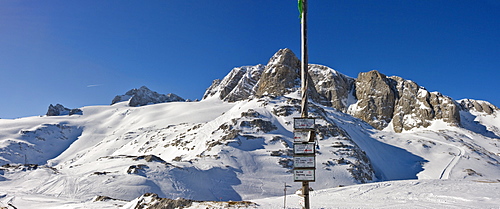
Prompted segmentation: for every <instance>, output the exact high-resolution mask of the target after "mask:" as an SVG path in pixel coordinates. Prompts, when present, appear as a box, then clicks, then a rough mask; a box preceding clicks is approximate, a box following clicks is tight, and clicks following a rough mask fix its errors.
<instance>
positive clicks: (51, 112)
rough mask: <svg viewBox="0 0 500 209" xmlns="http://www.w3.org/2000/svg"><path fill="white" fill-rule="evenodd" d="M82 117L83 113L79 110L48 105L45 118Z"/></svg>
mask: <svg viewBox="0 0 500 209" xmlns="http://www.w3.org/2000/svg"><path fill="white" fill-rule="evenodd" d="M74 114H77V115H82V114H83V111H82V110H81V109H78V108H75V109H69V108H66V107H64V106H63V105H62V104H56V105H52V104H50V105H49V109H48V110H47V114H46V115H47V116H60V115H74Z"/></svg>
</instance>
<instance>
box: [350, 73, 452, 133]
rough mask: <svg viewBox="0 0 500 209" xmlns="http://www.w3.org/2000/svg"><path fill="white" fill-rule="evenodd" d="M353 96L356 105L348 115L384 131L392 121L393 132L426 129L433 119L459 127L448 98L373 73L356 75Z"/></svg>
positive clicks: (450, 100) (415, 84)
mask: <svg viewBox="0 0 500 209" xmlns="http://www.w3.org/2000/svg"><path fill="white" fill-rule="evenodd" d="M356 97H357V99H358V102H357V103H356V104H355V105H353V106H352V107H351V108H350V110H349V113H350V114H352V115H353V116H355V117H357V118H360V119H362V120H364V121H365V122H367V123H369V124H370V125H372V126H373V127H375V128H377V129H384V128H385V127H387V125H388V124H389V123H390V122H391V121H392V123H393V128H394V131H396V132H402V131H403V130H410V129H412V128H417V127H428V126H429V125H430V124H431V123H430V122H431V120H436V119H442V120H443V121H444V122H447V123H450V124H452V125H457V126H458V125H459V124H460V114H459V110H460V108H459V106H458V104H457V103H456V102H455V101H454V100H453V99H451V98H450V97H447V96H444V95H442V94H440V93H437V92H432V93H431V92H428V91H427V90H426V89H425V88H423V87H421V86H419V85H418V84H417V83H415V82H413V81H409V80H405V79H403V78H400V77H397V76H392V77H387V76H385V75H384V74H382V73H380V72H378V71H375V70H374V71H370V72H367V73H360V74H359V76H358V78H357V79H356Z"/></svg>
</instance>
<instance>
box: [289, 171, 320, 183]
mask: <svg viewBox="0 0 500 209" xmlns="http://www.w3.org/2000/svg"><path fill="white" fill-rule="evenodd" d="M314 176H315V175H314V169H303V170H293V179H294V181H314V180H315V179H314Z"/></svg>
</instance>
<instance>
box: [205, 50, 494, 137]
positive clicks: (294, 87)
mask: <svg viewBox="0 0 500 209" xmlns="http://www.w3.org/2000/svg"><path fill="white" fill-rule="evenodd" d="M308 73H309V76H308V79H309V83H310V84H313V85H310V86H309V90H308V94H309V98H310V100H311V101H312V102H316V103H318V104H322V105H326V106H330V107H333V108H336V109H338V110H340V111H342V112H344V113H348V114H351V115H353V116H355V117H357V118H360V119H362V120H364V121H365V122H367V123H368V124H370V125H372V126H373V127H374V128H376V129H379V130H382V129H384V128H387V127H391V128H392V129H393V130H394V131H395V132H402V131H404V130H411V129H413V128H419V127H424V128H425V127H428V126H430V125H431V122H432V121H434V120H442V121H444V122H446V123H448V124H451V125H453V126H460V124H461V123H460V113H459V111H460V110H469V109H474V110H477V111H484V112H487V113H491V112H493V110H495V108H496V109H498V108H497V107H495V106H494V105H491V104H484V103H478V102H470V101H462V103H459V102H457V101H455V100H453V99H452V98H450V97H448V96H445V95H442V94H441V93H439V92H429V91H427V90H426V89H425V88H424V87H422V86H419V85H418V84H417V83H415V82H413V81H410V80H405V79H403V78H401V77H398V76H390V77H388V76H386V75H384V74H382V73H380V72H378V71H376V70H373V71H370V72H365V73H359V75H358V78H351V77H348V76H346V75H343V74H342V73H339V72H337V71H335V70H333V69H331V68H329V67H327V66H323V65H316V64H309V71H308ZM298 91H300V61H299V59H298V58H297V57H296V56H295V54H294V53H293V52H292V51H291V50H290V49H280V50H279V51H278V52H276V53H275V54H274V55H273V56H272V57H271V59H270V60H269V62H268V63H267V65H265V66H263V65H256V66H245V67H238V68H234V69H233V70H232V71H231V72H230V73H229V74H228V75H227V76H226V77H224V79H222V80H215V81H214V82H213V83H212V85H211V86H210V87H209V88H208V89H207V91H206V92H205V94H204V96H203V98H204V99H207V98H210V97H218V98H219V99H221V100H223V101H227V102H235V101H241V100H246V99H251V98H255V97H256V98H259V97H263V96H284V95H287V94H291V93H293V92H298Z"/></svg>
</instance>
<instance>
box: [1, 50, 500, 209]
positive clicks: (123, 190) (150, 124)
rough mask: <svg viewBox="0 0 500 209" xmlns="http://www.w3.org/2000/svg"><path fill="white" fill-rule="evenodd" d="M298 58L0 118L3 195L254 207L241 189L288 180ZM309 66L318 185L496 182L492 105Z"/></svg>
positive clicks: (499, 157)
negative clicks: (187, 88)
mask: <svg viewBox="0 0 500 209" xmlns="http://www.w3.org/2000/svg"><path fill="white" fill-rule="evenodd" d="M299 67H300V61H299V59H298V58H297V57H296V55H295V54H294V53H293V52H292V51H291V50H289V49H281V50H279V51H278V52H277V53H276V54H274V56H272V57H271V59H270V60H269V62H268V63H267V64H266V65H262V64H259V65H255V66H243V67H237V68H234V69H232V70H231V71H230V72H229V73H228V75H227V76H226V77H224V78H223V79H217V80H214V81H213V83H212V85H211V86H210V87H208V89H207V90H206V92H205V94H204V96H203V99H202V100H201V101H194V102H189V101H187V102H186V101H185V100H184V99H182V98H181V97H179V96H177V95H175V94H167V95H164V94H159V93H157V92H153V91H151V90H149V89H148V88H146V87H141V88H139V89H132V90H130V91H128V92H127V93H126V94H125V95H119V96H116V97H115V98H114V99H113V100H112V102H111V105H103V106H87V107H82V108H78V109H74V110H70V109H68V108H65V107H64V106H62V105H56V106H52V105H51V106H50V107H49V111H48V113H47V115H46V116H43V117H28V118H20V119H16V120H6V119H1V120H0V127H1V129H0V165H2V167H0V188H5V189H4V190H3V191H0V201H1V202H0V207H10V206H9V204H10V205H18V206H19V205H21V206H23V205H28V203H27V201H26V200H23V197H31V198H32V199H33V198H35V199H37V201H39V202H40V204H39V205H38V206H45V207H47V208H50V207H51V206H53V203H50V202H47V201H43V199H44V198H48V197H50V198H54V199H58V203H65V204H68V205H71V204H73V206H72V207H75V208H76V207H77V204H76V203H75V202H80V204H83V203H81V202H85V204H89V205H91V206H92V207H96V208H97V207H101V208H105V207H109V208H113V207H115V208H116V207H122V208H148V207H149V206H151V205H154V204H159V203H158V202H169V201H167V200H165V199H158V198H169V199H176V198H186V199H191V200H193V201H195V202H196V201H220V200H223V201H229V200H233V201H240V202H238V204H237V205H239V206H241V207H243V206H244V207H258V205H255V204H252V203H248V202H244V200H254V199H259V198H266V197H276V196H280V195H282V194H283V189H284V188H283V185H287V184H288V185H293V186H292V189H295V190H296V189H298V188H299V187H300V185H299V184H298V183H293V179H292V173H291V171H292V168H293V127H292V125H293V124H292V121H293V118H294V117H299V116H300V112H299V111H300V77H301V76H300V70H299ZM308 75H309V76H308V79H309V83H310V84H312V85H310V86H309V89H308V94H309V98H310V101H309V114H310V116H312V117H315V118H316V121H317V125H316V130H317V131H316V133H317V137H316V138H317V148H316V155H317V158H316V169H317V170H316V182H314V183H311V187H313V189H314V190H325V189H331V188H335V187H339V186H349V185H357V184H364V183H374V182H375V183H376V182H387V181H393V180H411V179H412V180H426V179H442V180H446V179H448V180H467V181H469V180H474V181H481V182H500V172H499V171H500V141H499V140H500V117H499V114H500V111H499V109H498V107H496V106H494V105H493V104H490V103H488V102H486V101H477V100H471V99H464V100H458V101H457V100H454V99H452V98H450V97H447V96H445V95H442V94H441V93H439V92H429V91H427V90H426V89H425V88H424V87H422V86H419V85H418V84H417V83H415V82H413V81H410V80H405V79H403V78H401V77H397V76H386V75H384V74H382V73H380V72H378V71H370V72H364V73H359V75H358V77H357V78H351V77H348V76H346V75H343V74H341V73H340V72H337V71H335V70H333V69H331V68H329V67H327V66H323V65H316V64H310V65H309V71H308ZM72 112H73V113H72ZM49 113H50V114H49ZM285 188H286V187H285ZM153 193H154V194H153ZM16 197H21V198H17V199H16ZM153 197H154V198H153ZM25 199H26V198H25ZM96 200H100V201H97V202H96ZM102 200H109V201H108V202H103V203H101V202H102ZM193 201H187V202H189V203H185V204H194V203H192V202H193ZM56 202H57V201H56ZM2 204H3V205H2ZM44 204H45V205H44ZM165 204H166V203H165ZM169 204H170V203H169ZM176 204H177V203H176ZM179 204H180V203H179ZM207 204H209V203H207ZM210 204H211V203H210ZM4 205H5V206H4ZM148 205H149V206H148ZM239 206H238V207H239ZM155 207H156V206H155ZM186 207H187V206H186ZM150 208H154V207H153V206H151V207H150Z"/></svg>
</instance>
